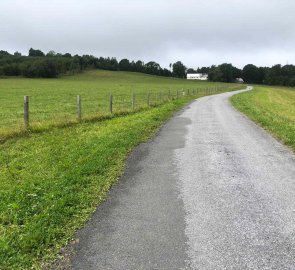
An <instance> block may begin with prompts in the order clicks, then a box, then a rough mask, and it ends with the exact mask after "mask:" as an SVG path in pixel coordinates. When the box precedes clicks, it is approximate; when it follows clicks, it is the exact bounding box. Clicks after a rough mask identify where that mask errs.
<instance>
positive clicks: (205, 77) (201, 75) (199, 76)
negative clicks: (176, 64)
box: [186, 73, 208, 81]
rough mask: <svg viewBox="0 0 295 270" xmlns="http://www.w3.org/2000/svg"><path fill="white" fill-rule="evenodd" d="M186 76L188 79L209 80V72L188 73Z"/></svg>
mask: <svg viewBox="0 0 295 270" xmlns="http://www.w3.org/2000/svg"><path fill="white" fill-rule="evenodd" d="M186 78H187V79H188V80H200V81H207V80H208V74H205V73H191V74H190V73H188V74H187V75H186Z"/></svg>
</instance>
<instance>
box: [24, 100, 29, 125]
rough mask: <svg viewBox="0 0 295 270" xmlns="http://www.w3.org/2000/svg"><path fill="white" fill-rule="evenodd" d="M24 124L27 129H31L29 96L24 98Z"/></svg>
mask: <svg viewBox="0 0 295 270" xmlns="http://www.w3.org/2000/svg"><path fill="white" fill-rule="evenodd" d="M24 124H25V129H28V128H29V96H24Z"/></svg>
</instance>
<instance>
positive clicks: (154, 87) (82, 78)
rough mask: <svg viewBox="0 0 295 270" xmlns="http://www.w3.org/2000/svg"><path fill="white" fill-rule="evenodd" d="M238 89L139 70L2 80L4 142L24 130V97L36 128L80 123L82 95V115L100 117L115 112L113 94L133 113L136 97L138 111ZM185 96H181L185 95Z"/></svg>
mask: <svg viewBox="0 0 295 270" xmlns="http://www.w3.org/2000/svg"><path fill="white" fill-rule="evenodd" d="M215 86H218V87H235V86H236V85H234V84H230V85H229V84H222V83H218V84H217V83H210V82H198V81H188V80H183V79H176V78H165V77H159V76H152V75H147V74H142V73H135V72H118V71H116V72H114V71H113V72H112V71H104V70H92V71H87V72H84V73H81V74H78V75H74V76H64V77H61V78H58V79H25V78H21V77H15V78H7V79H0V102H1V110H0V139H1V137H5V136H7V135H9V134H12V133H20V132H22V131H23V97H24V96H25V95H27V96H29V98H30V124H31V128H33V129H39V130H42V129H46V128H48V127H50V126H54V125H63V124H67V123H73V122H76V120H77V117H76V111H77V107H76V103H77V101H76V100H77V95H81V99H82V117H83V118H84V119H85V118H88V119H89V118H95V117H99V116H103V115H108V114H109V99H110V94H112V95H113V103H114V104H113V110H114V112H115V113H118V112H122V111H130V110H131V96H132V94H133V93H134V94H135V95H136V96H135V99H136V102H135V108H136V109H138V108H142V107H146V106H147V94H148V92H150V93H151V94H150V99H151V101H150V103H151V104H152V105H153V104H158V103H160V102H161V100H162V101H163V100H165V99H167V97H168V95H169V91H170V95H172V96H173V95H174V96H176V91H177V90H178V91H181V90H182V89H184V90H186V89H188V88H190V89H193V88H195V89H203V90H205V89H206V88H208V87H211V88H213V87H215ZM179 93H180V92H179Z"/></svg>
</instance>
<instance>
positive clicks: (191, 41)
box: [0, 0, 295, 68]
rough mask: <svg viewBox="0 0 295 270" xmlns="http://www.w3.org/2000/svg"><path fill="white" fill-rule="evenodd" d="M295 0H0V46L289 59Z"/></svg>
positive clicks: (293, 53)
mask: <svg viewBox="0 0 295 270" xmlns="http://www.w3.org/2000/svg"><path fill="white" fill-rule="evenodd" d="M294 14H295V1H294V0H83V1H82V0H42V1H41V0H0V50H1V49H2V50H8V51H9V52H14V51H20V52H22V53H23V54H27V53H28V50H29V48H30V47H33V48H35V49H41V50H42V51H44V52H48V51H49V50H54V51H56V52H61V53H65V52H70V53H72V54H76V53H77V54H93V55H95V56H113V57H117V59H118V60H120V59H122V58H128V59H130V60H137V59H140V60H143V61H145V62H147V61H150V60H154V61H156V62H158V63H160V65H161V66H162V67H168V65H169V63H172V62H175V61H177V60H181V61H182V62H183V63H184V64H185V65H186V66H188V67H194V68H196V67H200V66H209V65H212V64H221V63H224V62H227V63H232V64H233V65H236V66H238V67H243V66H244V65H245V64H248V63H253V64H256V65H258V66H270V65H273V64H276V63H279V64H283V65H284V64H286V63H287V62H288V63H289V64H295V15H294Z"/></svg>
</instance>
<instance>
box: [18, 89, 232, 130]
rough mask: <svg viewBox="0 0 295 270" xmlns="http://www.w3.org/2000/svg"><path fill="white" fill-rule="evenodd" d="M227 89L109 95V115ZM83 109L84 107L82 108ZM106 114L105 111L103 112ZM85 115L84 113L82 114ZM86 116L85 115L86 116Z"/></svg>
mask: <svg viewBox="0 0 295 270" xmlns="http://www.w3.org/2000/svg"><path fill="white" fill-rule="evenodd" d="M228 88H229V87H226V86H214V87H210V88H209V87H206V88H197V89H195V88H193V89H183V88H182V89H181V90H176V91H172V90H171V89H169V90H168V91H160V92H158V93H151V92H150V91H149V92H147V93H138V94H135V93H132V95H131V99H130V97H129V99H128V98H127V95H124V94H122V95H120V94H118V95H114V96H113V94H110V96H109V113H110V114H113V113H114V109H116V110H117V111H118V112H119V111H121V110H123V111H130V110H131V111H136V110H137V109H140V108H144V107H147V108H148V107H151V106H157V105H159V104H163V103H165V102H168V101H171V100H175V99H179V98H182V97H185V96H193V95H201V94H204V95H210V94H214V93H218V92H220V91H223V90H225V89H228ZM237 88H238V87H232V89H237ZM100 101H102V100H100ZM83 108H85V107H83ZM105 112H107V111H105ZM83 115H85V113H83ZM86 115H87V114H86ZM23 117H24V128H25V129H28V128H29V127H30V126H31V125H30V121H29V120H30V119H31V117H30V112H29V96H24V113H23ZM77 120H78V121H81V120H82V98H81V96H80V95H78V96H77Z"/></svg>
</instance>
